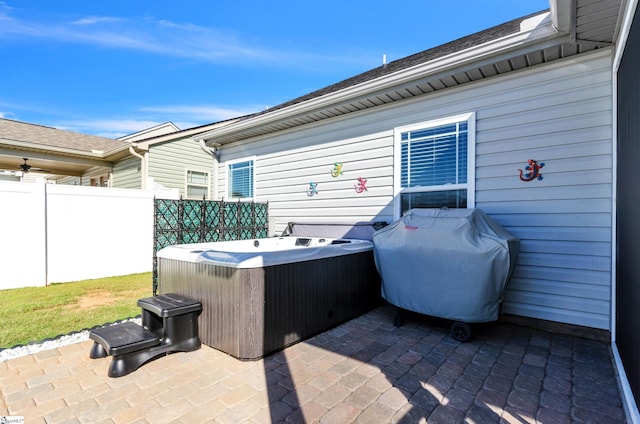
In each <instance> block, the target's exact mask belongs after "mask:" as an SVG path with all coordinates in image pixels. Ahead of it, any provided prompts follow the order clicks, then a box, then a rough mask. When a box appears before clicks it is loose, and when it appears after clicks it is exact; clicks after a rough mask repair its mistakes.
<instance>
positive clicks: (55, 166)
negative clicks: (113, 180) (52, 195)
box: [0, 118, 131, 186]
mask: <svg viewBox="0 0 640 424" xmlns="http://www.w3.org/2000/svg"><path fill="white" fill-rule="evenodd" d="M130 146H131V145H130V143H126V142H123V141H118V140H112V139H109V138H104V137H96V136H92V135H86V134H80V133H75V132H71V131H64V130H59V129H56V128H51V127H45V126H42V125H35V124H28V123H25V122H18V121H13V120H9V119H1V118H0V179H3V180H9V181H25V180H26V181H28V180H32V179H33V177H34V176H40V177H42V178H45V179H47V180H48V181H51V182H57V181H59V180H61V179H63V178H65V177H68V176H72V177H74V178H76V179H77V180H78V181H82V182H83V184H84V185H98V186H108V184H109V183H108V182H109V178H110V172H111V168H112V166H113V163H114V162H116V161H119V160H121V159H122V158H124V157H126V156H129V155H130V153H129V147H130Z"/></svg>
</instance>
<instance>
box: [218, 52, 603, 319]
mask: <svg viewBox="0 0 640 424" xmlns="http://www.w3.org/2000/svg"><path fill="white" fill-rule="evenodd" d="M610 68H611V50H610V49H601V50H598V51H596V52H595V53H591V54H585V55H582V56H581V57H578V58H570V59H564V60H559V61H556V62H553V63H552V64H548V65H547V64H545V65H541V66H538V67H535V68H531V69H528V70H523V71H518V72H514V73H511V74H509V75H506V76H502V77H496V78H493V79H490V80H487V81H484V82H478V83H469V84H466V85H464V86H462V87H458V88H454V89H451V90H444V91H440V92H437V93H433V94H427V95H425V96H422V97H418V98H415V99H411V100H407V101H403V102H398V103H397V104H391V105H388V106H381V107H379V108H375V109H374V110H373V111H363V112H355V113H352V114H349V115H347V116H346V117H340V118H336V119H333V120H331V121H330V122H329V123H324V122H323V123H319V124H312V125H306V126H305V127H303V129H298V130H288V131H285V132H283V133H280V134H276V135H275V136H272V137H261V138H256V139H253V140H249V141H250V142H244V143H236V144H235V145H233V146H225V147H224V148H223V149H222V150H221V155H222V156H221V157H222V162H223V163H224V162H225V161H229V160H236V159H240V158H242V157H246V155H247V153H248V152H249V153H251V154H253V155H256V174H255V181H256V182H255V194H256V201H269V218H270V232H271V233H272V234H274V233H278V232H280V231H282V229H283V228H284V226H285V225H286V223H287V222H289V221H324V222H326V221H336V222H355V221H364V220H385V221H388V222H392V221H393V219H394V213H393V204H394V151H393V146H394V144H393V129H394V128H397V127H402V126H407V125H413V124H417V123H421V122H426V121H430V120H436V119H442V118H446V117H450V116H455V115H459V114H463V113H467V112H469V111H475V113H476V131H475V137H476V143H475V149H476V155H475V206H476V207H477V208H480V209H482V210H484V211H485V212H487V213H488V214H490V215H491V216H492V217H493V218H494V219H495V220H496V221H498V222H499V223H501V224H503V225H504V226H505V227H506V228H507V230H509V231H510V232H512V233H513V234H514V235H516V236H517V237H518V238H519V239H520V254H519V257H518V262H517V265H516V268H515V271H514V274H513V278H512V280H511V283H510V285H509V287H508V288H507V291H506V294H505V302H504V305H503V311H504V312H506V313H510V314H515V315H522V316H527V317H533V318H541V319H547V320H554V321H559V322H565V323H570V324H577V325H584V326H590V327H595V328H603V329H608V328H609V324H610V321H609V320H610V308H611V302H610V300H611V219H612V217H611V199H612V94H611V90H612V88H611V84H612V83H611V69H610ZM528 159H534V160H537V161H539V162H544V163H545V166H544V168H542V170H541V173H542V175H543V180H534V181H531V182H523V181H521V180H520V178H519V175H518V169H522V170H524V169H525V166H526V165H527V160H528ZM334 162H340V163H342V164H343V168H342V170H343V174H342V175H341V176H339V177H336V178H334V177H332V176H331V170H332V168H333V163H334ZM221 168H225V167H224V166H221ZM218 177H219V178H220V179H221V180H223V179H224V178H225V175H224V172H222V171H221V172H219V174H218ZM358 177H362V178H365V179H367V191H365V192H363V193H361V194H358V193H356V192H355V190H354V185H355V184H356V183H357V178H358ZM310 182H315V183H317V190H318V194H317V195H314V196H308V195H307V193H306V189H307V188H308V187H309V183H310ZM219 184H220V186H219V187H220V188H222V191H221V193H224V187H225V185H224V184H225V183H224V182H223V181H220V182H219Z"/></svg>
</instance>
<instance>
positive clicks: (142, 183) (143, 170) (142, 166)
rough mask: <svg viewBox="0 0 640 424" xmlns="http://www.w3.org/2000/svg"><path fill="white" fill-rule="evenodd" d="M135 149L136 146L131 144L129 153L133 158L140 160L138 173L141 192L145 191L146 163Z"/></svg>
mask: <svg viewBox="0 0 640 424" xmlns="http://www.w3.org/2000/svg"><path fill="white" fill-rule="evenodd" d="M135 147H137V144H132V145H131V146H129V153H131V154H132V155H133V156H135V157H137V158H138V159H140V173H141V174H142V175H141V176H140V188H141V189H142V190H146V189H147V177H148V176H147V161H146V158H145V156H144V155H141V154H140V153H138V152H136V150H135Z"/></svg>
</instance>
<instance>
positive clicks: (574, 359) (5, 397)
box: [0, 306, 625, 424]
mask: <svg viewBox="0 0 640 424" xmlns="http://www.w3.org/2000/svg"><path fill="white" fill-rule="evenodd" d="M394 313H395V311H394V309H393V308H392V307H389V306H383V307H380V308H378V309H376V310H374V311H372V312H370V313H368V314H365V315H363V316H361V317H359V318H356V319H354V320H352V321H349V322H347V323H345V324H343V325H341V326H339V327H336V328H334V329H332V330H330V331H327V332H325V333H323V334H320V335H318V336H316V337H314V338H312V339H309V340H307V341H305V342H302V343H299V344H297V345H294V346H291V347H289V348H287V349H285V350H284V351H283V352H279V353H277V354H274V355H271V356H269V357H268V358H265V359H263V360H259V361H238V360H236V359H234V358H232V357H230V356H228V355H226V354H224V353H221V352H218V351H216V350H214V349H211V348H209V347H207V346H203V347H202V348H201V349H200V350H198V351H195V352H190V353H175V354H172V355H169V356H166V357H162V358H159V359H157V360H155V361H152V362H150V363H148V364H145V365H144V366H142V367H141V368H140V369H138V370H137V371H135V372H134V373H132V374H129V375H127V376H124V377H120V378H109V377H107V370H108V366H109V361H110V360H111V358H101V359H95V360H92V359H90V358H89V350H90V348H91V343H92V342H90V341H87V342H83V343H79V344H75V345H69V346H65V347H61V348H58V349H54V350H50V351H44V352H40V353H37V354H35V355H29V356H25V357H21V358H16V359H13V360H11V361H7V362H2V363H0V393H1V395H2V396H1V397H0V416H3V415H9V416H16V415H19V416H24V417H25V422H28V423H56V422H81V423H83V422H84V423H97V422H105V423H118V424H120V423H134V422H141V423H142V422H147V423H155V422H161V423H164V422H174V423H194V422H212V423H239V422H247V423H270V422H286V423H312V422H319V423H341V424H342V423H349V422H357V423H393V422H399V423H418V422H429V423H440V422H446V423H457V422H460V423H462V422H476V423H492V422H496V423H499V422H502V423H511V422H513V423H523V422H524V423H528V422H531V423H536V422H537V423H545V424H553V423H591V422H602V423H605V422H606V423H614V424H615V423H624V422H625V415H624V409H623V406H622V401H621V397H620V393H619V392H618V385H617V380H616V373H615V369H614V367H613V363H612V360H611V353H610V350H609V347H608V345H607V344H605V343H600V342H596V341H591V340H586V339H581V338H577V337H572V336H565V335H559V334H552V333H548V332H544V331H540V330H533V329H528V328H524V327H517V326H515V325H512V324H507V323H491V324H485V325H481V326H477V327H474V331H475V334H474V337H473V338H472V339H471V340H470V341H469V342H467V343H462V344H461V343H458V342H456V341H454V340H452V339H451V338H450V337H448V328H447V327H446V326H445V325H443V324H441V323H439V322H437V320H430V319H428V318H426V317H421V316H413V315H409V316H406V317H405V324H404V325H403V326H402V327H397V328H396V327H394V326H393V318H394Z"/></svg>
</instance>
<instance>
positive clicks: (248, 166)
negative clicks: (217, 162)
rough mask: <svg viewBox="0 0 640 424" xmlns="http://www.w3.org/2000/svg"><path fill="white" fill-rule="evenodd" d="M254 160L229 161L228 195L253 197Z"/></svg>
mask: <svg viewBox="0 0 640 424" xmlns="http://www.w3.org/2000/svg"><path fill="white" fill-rule="evenodd" d="M254 162H255V160H254V159H253V158H251V159H241V160H236V161H229V162H227V196H228V197H229V198H231V199H253V197H254V182H255V180H254Z"/></svg>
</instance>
